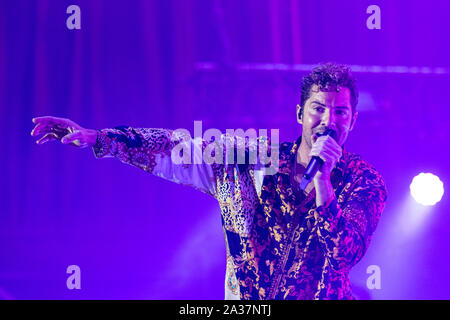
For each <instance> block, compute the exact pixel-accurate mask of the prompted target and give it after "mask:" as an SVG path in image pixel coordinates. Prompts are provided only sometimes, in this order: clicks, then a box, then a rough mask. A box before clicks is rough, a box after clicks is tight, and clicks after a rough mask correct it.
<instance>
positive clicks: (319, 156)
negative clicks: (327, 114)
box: [300, 129, 342, 191]
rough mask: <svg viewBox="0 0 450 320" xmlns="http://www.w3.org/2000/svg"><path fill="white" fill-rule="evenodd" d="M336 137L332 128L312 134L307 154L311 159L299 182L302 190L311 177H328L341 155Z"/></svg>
mask: <svg viewBox="0 0 450 320" xmlns="http://www.w3.org/2000/svg"><path fill="white" fill-rule="evenodd" d="M336 138H337V134H336V131H334V130H332V129H327V130H325V132H323V133H316V134H314V135H313V137H312V143H313V144H312V148H311V152H310V154H309V155H310V156H311V160H310V162H309V164H308V166H307V167H306V171H305V173H304V175H303V178H302V181H301V183H300V189H301V190H303V191H304V190H305V189H306V187H307V185H308V184H309V183H310V182H311V181H312V180H313V179H314V180H316V179H330V176H331V171H332V170H333V168H334V167H335V166H336V163H337V162H338V160H339V158H340V157H341V156H342V148H341V146H340V145H339V144H338V143H337V142H336V140H335V139H336Z"/></svg>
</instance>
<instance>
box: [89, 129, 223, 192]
mask: <svg viewBox="0 0 450 320" xmlns="http://www.w3.org/2000/svg"><path fill="white" fill-rule="evenodd" d="M204 144H205V143H204V141H202V140H201V139H197V140H194V139H191V136H190V135H189V134H188V133H185V134H183V133H180V132H175V131H173V130H168V129H153V128H132V127H127V126H119V127H115V128H113V129H102V130H98V136H97V142H96V144H95V145H94V146H93V151H94V155H95V157H96V158H111V157H115V158H117V159H119V160H120V161H122V162H123V163H127V164H129V165H132V166H135V167H138V168H140V169H143V170H144V171H147V172H149V173H151V174H154V175H156V176H159V177H161V178H163V179H166V180H169V181H173V182H175V183H179V184H182V185H186V186H190V187H193V188H195V189H198V190H200V191H202V192H204V193H207V194H210V195H213V196H215V194H216V182H215V180H216V179H215V174H214V171H213V167H212V166H211V165H208V164H206V163H204V162H203V161H198V157H201V152H202V150H203V148H204ZM175 152H178V154H177V156H180V155H183V156H187V157H188V160H189V161H188V163H186V162H179V161H173V160H172V153H174V154H175ZM185 152H186V154H185ZM194 158H196V160H197V161H194Z"/></svg>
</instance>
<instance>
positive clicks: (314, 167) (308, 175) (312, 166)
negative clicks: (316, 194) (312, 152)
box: [300, 156, 323, 191]
mask: <svg viewBox="0 0 450 320" xmlns="http://www.w3.org/2000/svg"><path fill="white" fill-rule="evenodd" d="M322 165H323V160H322V159H321V158H319V157H318V156H313V157H312V158H311V160H310V161H309V163H308V167H306V171H305V173H304V174H303V178H302V181H301V182H300V189H301V190H302V191H305V190H306V187H307V186H308V184H309V183H310V182H311V180H312V179H313V178H314V176H315V175H316V173H317V171H318V170H319V169H320V167H321V166H322Z"/></svg>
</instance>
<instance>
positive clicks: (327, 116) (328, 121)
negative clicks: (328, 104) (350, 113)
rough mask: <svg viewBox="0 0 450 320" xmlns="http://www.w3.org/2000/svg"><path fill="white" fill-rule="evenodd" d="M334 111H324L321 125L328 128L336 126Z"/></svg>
mask: <svg viewBox="0 0 450 320" xmlns="http://www.w3.org/2000/svg"><path fill="white" fill-rule="evenodd" d="M334 120H335V119H334V116H333V113H332V112H331V111H330V110H329V109H328V110H326V111H325V112H324V114H323V117H322V121H321V125H322V126H324V127H327V128H331V127H333V128H334V127H335V123H334Z"/></svg>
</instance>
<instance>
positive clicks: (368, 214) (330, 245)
mask: <svg viewBox="0 0 450 320" xmlns="http://www.w3.org/2000/svg"><path fill="white" fill-rule="evenodd" d="M358 171H359V172H358V174H357V175H354V176H355V178H354V179H350V181H349V182H347V183H346V184H345V186H344V190H347V191H346V192H343V193H341V194H340V195H339V198H338V199H336V198H333V199H332V200H330V201H329V202H328V203H326V204H324V205H323V206H320V207H318V208H316V209H315V212H314V218H315V223H316V226H317V233H318V238H319V242H320V243H321V246H322V248H323V250H324V251H325V253H326V257H327V260H328V262H329V264H330V265H331V267H332V268H333V269H336V270H337V269H345V268H347V269H350V268H351V267H352V266H354V265H355V264H356V263H358V262H359V260H361V258H362V257H363V256H364V254H365V253H366V251H367V248H368V246H369V244H370V240H371V238H372V235H373V232H374V231H375V229H376V226H377V224H378V221H379V219H380V215H381V213H382V211H383V209H384V205H385V202H386V197H387V192H386V187H385V184H384V181H383V179H382V178H381V176H380V175H379V173H378V172H377V171H375V169H373V168H372V167H370V166H365V167H364V168H359V169H358Z"/></svg>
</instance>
